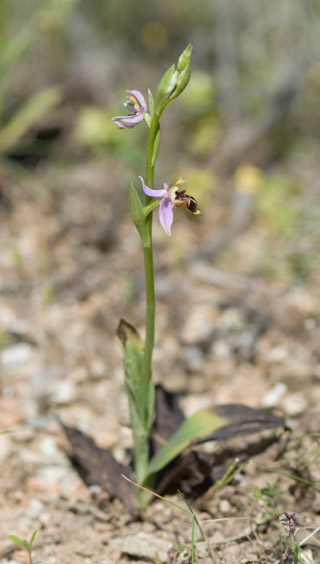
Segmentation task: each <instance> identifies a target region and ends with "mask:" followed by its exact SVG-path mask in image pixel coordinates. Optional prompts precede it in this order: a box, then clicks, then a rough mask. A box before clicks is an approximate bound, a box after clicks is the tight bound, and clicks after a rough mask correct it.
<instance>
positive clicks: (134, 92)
mask: <svg viewBox="0 0 320 564" xmlns="http://www.w3.org/2000/svg"><path fill="white" fill-rule="evenodd" d="M127 94H132V96H134V97H135V99H136V100H137V102H138V104H139V106H140V108H141V109H142V110H143V112H146V111H147V103H146V101H145V99H144V97H143V95H142V94H141V92H139V90H127Z"/></svg>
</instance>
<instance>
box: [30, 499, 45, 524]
mask: <svg viewBox="0 0 320 564" xmlns="http://www.w3.org/2000/svg"><path fill="white" fill-rule="evenodd" d="M43 509H44V505H43V503H42V501H40V499H38V498H37V497H32V498H31V499H30V501H29V506H28V509H27V511H28V516H29V517H32V518H33V519H37V517H39V516H40V515H41V513H42V512H43Z"/></svg>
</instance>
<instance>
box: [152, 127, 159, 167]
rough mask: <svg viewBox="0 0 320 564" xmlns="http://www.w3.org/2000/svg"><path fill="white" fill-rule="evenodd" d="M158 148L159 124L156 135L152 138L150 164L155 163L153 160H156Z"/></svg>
mask: <svg viewBox="0 0 320 564" xmlns="http://www.w3.org/2000/svg"><path fill="white" fill-rule="evenodd" d="M159 148H160V126H159V125H158V129H157V133H156V136H155V138H154V144H153V153H152V160H151V165H152V166H154V165H155V162H156V160H157V156H158V153H159Z"/></svg>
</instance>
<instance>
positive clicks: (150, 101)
mask: <svg viewBox="0 0 320 564" xmlns="http://www.w3.org/2000/svg"><path fill="white" fill-rule="evenodd" d="M148 94H149V114H150V117H151V119H152V118H153V116H154V99H153V95H152V92H151V90H150V88H149V89H148Z"/></svg>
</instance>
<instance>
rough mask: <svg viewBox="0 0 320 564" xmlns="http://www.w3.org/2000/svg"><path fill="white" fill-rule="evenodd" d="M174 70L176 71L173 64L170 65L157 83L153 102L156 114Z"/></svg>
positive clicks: (158, 111)
mask: <svg viewBox="0 0 320 564" xmlns="http://www.w3.org/2000/svg"><path fill="white" fill-rule="evenodd" d="M175 72H176V71H175V66H174V65H171V67H169V68H168V70H167V71H166V72H165V73H164V75H163V77H162V78H161V80H160V82H159V84H158V88H157V92H156V99H155V104H154V111H155V113H156V114H158V115H159V113H160V109H161V103H162V101H163V99H164V98H165V96H166V95H167V94H168V92H167V90H168V87H169V86H170V82H171V80H172V78H173V76H174V73H175Z"/></svg>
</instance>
